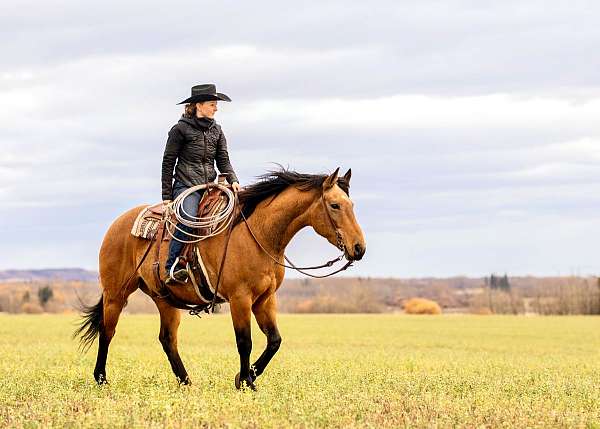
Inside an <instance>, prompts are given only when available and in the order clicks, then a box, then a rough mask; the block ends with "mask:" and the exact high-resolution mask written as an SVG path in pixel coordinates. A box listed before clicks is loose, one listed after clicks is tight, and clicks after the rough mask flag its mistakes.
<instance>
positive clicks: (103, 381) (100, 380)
mask: <svg viewBox="0 0 600 429" xmlns="http://www.w3.org/2000/svg"><path fill="white" fill-rule="evenodd" d="M94 378H95V379H96V383H98V386H102V385H105V384H108V380H107V379H106V375H104V374H98V376H95V377H94Z"/></svg>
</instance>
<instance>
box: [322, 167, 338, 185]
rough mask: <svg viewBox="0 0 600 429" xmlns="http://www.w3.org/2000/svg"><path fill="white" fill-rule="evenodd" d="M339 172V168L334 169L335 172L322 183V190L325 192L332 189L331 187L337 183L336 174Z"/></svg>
mask: <svg viewBox="0 0 600 429" xmlns="http://www.w3.org/2000/svg"><path fill="white" fill-rule="evenodd" d="M339 172H340V167H338V168H336V169H335V171H334V172H333V173H331V174H330V175H329V176H328V177H327V179H325V181H324V182H323V189H324V190H327V189H329V188H331V187H333V185H335V184H336V183H337V179H338V173H339Z"/></svg>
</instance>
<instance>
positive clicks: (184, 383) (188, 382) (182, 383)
mask: <svg viewBox="0 0 600 429" xmlns="http://www.w3.org/2000/svg"><path fill="white" fill-rule="evenodd" d="M177 381H178V382H179V385H180V386H191V385H192V380H190V378H189V377H187V376H186V377H185V379H183V380H181V379H179V378H178V379H177Z"/></svg>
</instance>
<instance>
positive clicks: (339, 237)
mask: <svg viewBox="0 0 600 429" xmlns="http://www.w3.org/2000/svg"><path fill="white" fill-rule="evenodd" d="M321 202H322V203H323V209H324V210H325V213H326V214H327V218H328V219H329V222H330V223H331V226H332V227H333V230H334V231H335V238H336V247H337V248H338V249H340V250H341V251H342V252H344V253H342V254H341V255H340V256H338V257H337V258H335V259H332V260H330V261H327V262H325V263H324V264H322V265H316V266H312V267H297V266H296V265H295V264H294V263H293V262H292V261H290V259H289V258H288V257H287V256H285V255H284V256H283V257H284V258H285V260H286V261H287V262H288V263H289V264H290V265H286V264H282V263H281V262H279V261H278V260H277V259H276V258H275V257H273V255H271V254H270V253H269V251H268V250H267V249H265V247H264V246H263V245H262V244H261V243H260V241H258V238H256V235H254V232H253V231H252V228H250V225H249V224H248V219H246V216H244V211H243V210H240V215H241V216H242V219H244V223H245V224H246V227H247V228H248V231H250V235H252V238H254V241H256V244H258V246H259V247H260V248H261V249H262V251H263V252H265V253H266V254H267V256H268V257H269V258H271V259H272V260H273V262H275V263H276V264H277V265H280V266H282V267H285V268H291V269H293V270H296V271H298V272H299V273H301V274H304V275H306V276H309V277H313V278H317V279H321V278H324V277H329V276H332V275H334V274H337V273H339V272H340V271H344V270H345V269H347V268H349V267H351V266H352V263H353V262H354V261H350V260H349V261H348V262H347V263H346V265H344V266H343V267H342V268H340V269H339V270H336V271H333V272H331V273H329V274H324V275H321V276H319V275H315V274H311V273H307V272H305V271H304V270H316V269H319V268H325V267H331V266H333V264H335V263H336V262H338V261H341V260H342V258H343V257H344V254H345V253H346V245H345V244H344V240H343V239H342V233H341V232H340V229H339V228H338V227H337V225H336V224H335V222H334V221H333V218H332V217H331V214H330V213H329V209H328V207H327V204H326V203H325V195H324V192H321Z"/></svg>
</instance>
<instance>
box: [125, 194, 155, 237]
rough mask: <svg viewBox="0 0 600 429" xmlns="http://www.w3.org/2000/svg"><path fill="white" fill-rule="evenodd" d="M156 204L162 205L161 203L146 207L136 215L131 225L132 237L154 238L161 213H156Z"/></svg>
mask: <svg viewBox="0 0 600 429" xmlns="http://www.w3.org/2000/svg"><path fill="white" fill-rule="evenodd" d="M157 206H162V203H158V204H155V205H153V206H149V207H146V208H145V209H143V210H142V211H141V212H140V213H139V214H138V215H137V217H136V218H135V222H133V226H132V227H131V234H132V235H133V236H134V237H140V238H145V239H147V240H152V239H154V236H155V235H156V231H158V227H159V225H160V222H161V221H162V215H161V214H159V213H157V211H159V210H157Z"/></svg>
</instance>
